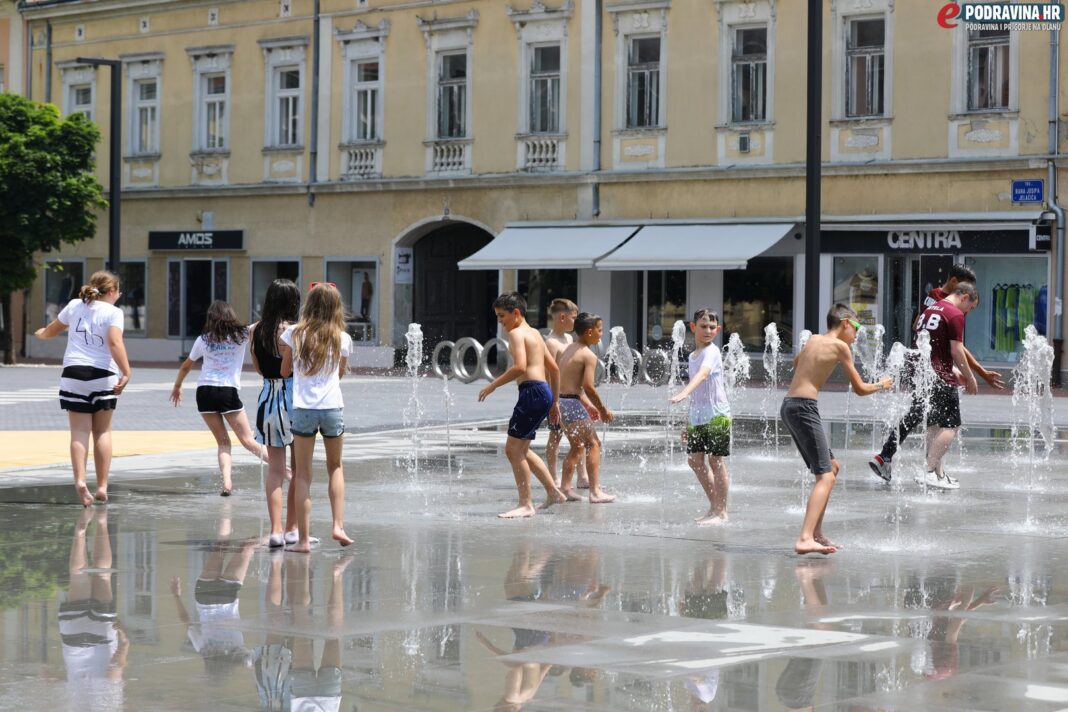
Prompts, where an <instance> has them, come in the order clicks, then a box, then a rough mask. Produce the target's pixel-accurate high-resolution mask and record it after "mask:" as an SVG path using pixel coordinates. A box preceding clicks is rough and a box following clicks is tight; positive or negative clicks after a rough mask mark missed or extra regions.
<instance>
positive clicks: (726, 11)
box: [716, 0, 776, 157]
mask: <svg viewBox="0 0 1068 712" xmlns="http://www.w3.org/2000/svg"><path fill="white" fill-rule="evenodd" d="M716 9H717V10H718V21H719V86H718V91H717V98H718V107H717V124H718V125H719V126H722V127H742V128H744V127H748V126H770V125H773V124H774V123H775V30H776V0H756V1H755V2H741V1H740V0H718V1H717V2H716ZM752 27H765V28H766V29H767V42H768V44H767V60H766V62H767V64H766V66H767V69H766V71H765V74H764V83H765V92H764V118H763V120H761V121H745V122H736V121H734V61H733V60H734V38H735V31H736V30H739V29H747V28H752ZM765 140H766V141H768V146H767V148H766V155H767V156H769V157H770V156H771V155H772V154H771V143H770V139H769V136H767V135H765Z"/></svg>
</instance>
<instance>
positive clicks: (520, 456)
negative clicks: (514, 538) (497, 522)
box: [497, 435, 534, 519]
mask: <svg viewBox="0 0 1068 712" xmlns="http://www.w3.org/2000/svg"><path fill="white" fill-rule="evenodd" d="M529 449H530V441H529V440H521V439H519V438H514V437H512V436H511V435H509V436H508V440H507V441H506V442H505V445H504V455H505V457H507V458H508V464H510V465H511V466H512V476H513V477H514V478H515V488H516V492H517V493H518V495H519V506H517V507H516V508H515V509H510V510H508V511H507V512H501V513H500V514H498V515H497V516H498V517H500V518H501V519H515V518H517V517H532V516H534V498H533V496H532V495H531V493H530V465H529V464H528V463H527V451H528V450H529Z"/></svg>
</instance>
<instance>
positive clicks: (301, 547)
mask: <svg viewBox="0 0 1068 712" xmlns="http://www.w3.org/2000/svg"><path fill="white" fill-rule="evenodd" d="M311 550H312V548H311V544H301V543H299V542H298V543H296V544H294V545H293V546H287V547H286V551H292V552H294V553H297V554H310V553H311Z"/></svg>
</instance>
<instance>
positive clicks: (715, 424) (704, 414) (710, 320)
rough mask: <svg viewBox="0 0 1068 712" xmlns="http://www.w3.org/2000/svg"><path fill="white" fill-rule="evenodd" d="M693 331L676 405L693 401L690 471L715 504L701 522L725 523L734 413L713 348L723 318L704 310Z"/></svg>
mask: <svg viewBox="0 0 1068 712" xmlns="http://www.w3.org/2000/svg"><path fill="white" fill-rule="evenodd" d="M690 329H691V330H692V331H693V340H694V346H695V348H694V351H693V353H692V354H690V362H689V374H690V382H689V383H688V384H686V387H685V388H683V389H682V390H681V391H679V392H678V393H676V394H675V395H674V396H672V397H671V402H672V403H679V402H681V401H682V400H684V399H686V398H687V397H689V398H690V425H689V427H688V428H686V433H685V437H686V451H687V452H688V453H689V454H690V457H689V464H690V469H691V470H693V472H694V474H695V475H697V481H698V482H700V483H701V487H702V488H703V489H704V491H705V495H706V496H707V497H708V504H709V509H708V513H707V514H705V515H704V516H702V517H698V518H697V523H698V524H701V525H707V524H725V523H726V522H727V490H728V489H729V487H730V477H729V476H728V475H727V462H726V460H725V459H724V458H726V457H727V456H728V455H730V454H731V408H730V404H729V403H728V402H727V390H726V388H725V385H724V380H723V375H724V374H723V357H722V356H721V355H720V352H719V347H718V346H716V345H715V344H714V343H712V342H713V341H714V340H715V338H716V335H717V334H719V330H720V324H719V317H718V316H717V315H716V313H715V312H714V311H712V310H710V309H698V310H697V311H696V312H695V313H694V315H693V321H692V322H690ZM706 457H707V458H708V462H707V463H706V462H705V458H706ZM710 470H711V476H710V474H709V471H710Z"/></svg>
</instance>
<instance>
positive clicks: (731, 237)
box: [597, 223, 794, 270]
mask: <svg viewBox="0 0 1068 712" xmlns="http://www.w3.org/2000/svg"><path fill="white" fill-rule="evenodd" d="M793 229H794V224H793V223H766V224H748V225H726V224H703V225H646V226H645V227H643V228H642V229H641V231H640V232H639V233H638V234H637V235H635V236H634V237H633V238H632V239H631V240H630V241H629V242H627V244H625V245H623V246H622V247H620V248H619V249H618V250H616V251H615V252H613V253H612V254H610V255H609V256H607V257H605V258H604V259H602V260H598V262H597V269H604V270H650V269H652V270H656V269H673V270H675V269H677V270H691V269H745V265H746V261H747V260H749V259H751V258H753V257H756V256H757V255H759V254H760V253H761V252H764V251H765V250H767V249H768V248H770V247H771V246H772V245H774V244H775V243H776V242H778V241H779V240H781V239H782V238H783V237H784V236H785V235H786V234H787V233H788V232H790V231H791V230H793Z"/></svg>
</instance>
